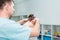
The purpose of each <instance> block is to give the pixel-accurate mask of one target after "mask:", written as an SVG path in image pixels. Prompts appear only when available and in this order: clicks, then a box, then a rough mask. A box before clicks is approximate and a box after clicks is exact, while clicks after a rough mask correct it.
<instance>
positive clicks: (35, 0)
mask: <svg viewBox="0 0 60 40" xmlns="http://www.w3.org/2000/svg"><path fill="white" fill-rule="evenodd" d="M14 5H15V6H14V8H15V12H14V15H13V16H12V18H11V20H14V21H19V20H22V19H25V18H28V16H29V14H32V15H33V16H34V17H36V18H39V20H40V35H39V36H38V37H36V38H35V37H34V38H31V39H30V40H60V0H14Z"/></svg>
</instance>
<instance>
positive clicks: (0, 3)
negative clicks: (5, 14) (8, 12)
mask: <svg viewBox="0 0 60 40" xmlns="http://www.w3.org/2000/svg"><path fill="white" fill-rule="evenodd" d="M11 1H13V0H0V9H3V7H4V5H5V3H6V2H7V3H10V2H11Z"/></svg>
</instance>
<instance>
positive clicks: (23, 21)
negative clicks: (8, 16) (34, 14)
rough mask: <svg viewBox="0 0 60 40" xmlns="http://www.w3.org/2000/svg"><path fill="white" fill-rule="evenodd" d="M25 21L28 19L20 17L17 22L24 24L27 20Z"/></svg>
mask: <svg viewBox="0 0 60 40" xmlns="http://www.w3.org/2000/svg"><path fill="white" fill-rule="evenodd" d="M27 21H28V19H22V20H19V21H18V23H20V24H24V23H25V22H27Z"/></svg>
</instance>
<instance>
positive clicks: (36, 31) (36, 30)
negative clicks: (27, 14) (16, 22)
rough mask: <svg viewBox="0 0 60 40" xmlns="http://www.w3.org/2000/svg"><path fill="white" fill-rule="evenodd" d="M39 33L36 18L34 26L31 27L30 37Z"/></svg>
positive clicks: (38, 24)
mask: <svg viewBox="0 0 60 40" xmlns="http://www.w3.org/2000/svg"><path fill="white" fill-rule="evenodd" d="M39 34H40V21H39V20H36V23H35V26H34V28H32V32H31V34H30V37H35V36H39Z"/></svg>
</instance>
